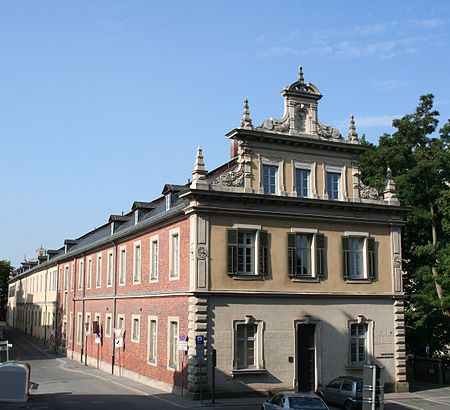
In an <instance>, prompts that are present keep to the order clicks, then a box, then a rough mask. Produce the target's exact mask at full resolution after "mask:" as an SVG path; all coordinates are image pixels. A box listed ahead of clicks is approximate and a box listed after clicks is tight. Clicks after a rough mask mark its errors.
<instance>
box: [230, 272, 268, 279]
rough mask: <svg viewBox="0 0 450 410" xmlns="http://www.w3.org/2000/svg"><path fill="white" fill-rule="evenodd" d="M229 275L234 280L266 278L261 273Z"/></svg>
mask: <svg viewBox="0 0 450 410" xmlns="http://www.w3.org/2000/svg"><path fill="white" fill-rule="evenodd" d="M229 276H230V277H231V278H232V279H234V280H264V275H260V274H258V275H255V274H249V275H245V274H239V273H236V274H234V275H229Z"/></svg>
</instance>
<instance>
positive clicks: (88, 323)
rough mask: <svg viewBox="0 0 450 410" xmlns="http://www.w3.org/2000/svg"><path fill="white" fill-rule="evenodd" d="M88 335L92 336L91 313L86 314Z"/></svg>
mask: <svg viewBox="0 0 450 410" xmlns="http://www.w3.org/2000/svg"><path fill="white" fill-rule="evenodd" d="M85 323H86V334H87V335H90V334H91V314H90V313H86V322H85Z"/></svg>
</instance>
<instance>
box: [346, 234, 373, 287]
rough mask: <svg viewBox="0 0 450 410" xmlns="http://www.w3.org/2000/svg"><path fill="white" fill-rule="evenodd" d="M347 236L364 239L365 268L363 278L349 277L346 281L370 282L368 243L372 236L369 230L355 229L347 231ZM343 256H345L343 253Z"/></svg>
mask: <svg viewBox="0 0 450 410" xmlns="http://www.w3.org/2000/svg"><path fill="white" fill-rule="evenodd" d="M343 236H345V237H348V238H350V239H358V238H359V239H362V238H363V239H364V249H363V269H364V275H363V277H362V278H351V277H349V278H348V279H347V280H346V282H347V283H366V282H367V283H370V282H371V280H370V278H369V271H368V244H367V240H368V239H369V238H370V237H371V236H370V234H369V233H368V232H354V231H345V232H344V235H343ZM342 257H344V256H343V255H342Z"/></svg>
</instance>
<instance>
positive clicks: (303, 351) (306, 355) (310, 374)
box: [296, 323, 316, 391]
mask: <svg viewBox="0 0 450 410" xmlns="http://www.w3.org/2000/svg"><path fill="white" fill-rule="evenodd" d="M315 330H316V325H315V324H311V323H309V324H304V323H298V324H297V375H296V378H297V388H298V390H299V391H314V390H315V389H316V346H315Z"/></svg>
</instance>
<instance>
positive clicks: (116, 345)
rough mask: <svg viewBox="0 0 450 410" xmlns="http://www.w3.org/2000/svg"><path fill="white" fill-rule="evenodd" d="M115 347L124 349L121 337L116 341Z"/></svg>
mask: <svg viewBox="0 0 450 410" xmlns="http://www.w3.org/2000/svg"><path fill="white" fill-rule="evenodd" d="M114 346H115V347H123V338H122V337H119V338H117V339H114Z"/></svg>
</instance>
